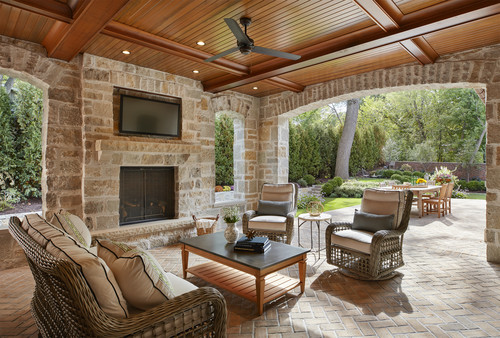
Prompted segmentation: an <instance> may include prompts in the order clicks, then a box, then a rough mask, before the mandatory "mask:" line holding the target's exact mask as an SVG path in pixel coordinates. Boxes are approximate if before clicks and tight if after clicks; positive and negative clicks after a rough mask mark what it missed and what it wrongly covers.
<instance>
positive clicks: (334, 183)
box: [328, 176, 344, 188]
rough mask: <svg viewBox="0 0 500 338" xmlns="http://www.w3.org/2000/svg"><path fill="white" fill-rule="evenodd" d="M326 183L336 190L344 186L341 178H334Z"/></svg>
mask: <svg viewBox="0 0 500 338" xmlns="http://www.w3.org/2000/svg"><path fill="white" fill-rule="evenodd" d="M328 183H330V184H331V185H332V187H333V188H337V187H340V186H341V185H342V184H344V180H343V179H342V177H339V176H335V177H334V178H333V179H331V180H329V181H328Z"/></svg>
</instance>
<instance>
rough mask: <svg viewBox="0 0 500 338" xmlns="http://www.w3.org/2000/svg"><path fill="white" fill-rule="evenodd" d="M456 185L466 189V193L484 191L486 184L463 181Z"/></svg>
mask: <svg viewBox="0 0 500 338" xmlns="http://www.w3.org/2000/svg"><path fill="white" fill-rule="evenodd" d="M456 185H458V186H460V187H461V188H463V189H467V190H468V191H486V184H485V182H484V181H469V182H467V181H465V180H460V181H458V182H457V184H456ZM457 189H459V188H457Z"/></svg>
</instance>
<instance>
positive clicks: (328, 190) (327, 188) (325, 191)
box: [321, 182, 334, 196]
mask: <svg viewBox="0 0 500 338" xmlns="http://www.w3.org/2000/svg"><path fill="white" fill-rule="evenodd" d="M333 189H334V187H333V185H332V184H331V183H330V182H328V183H326V184H323V186H322V187H321V194H322V195H323V196H330V195H331V194H332V192H333Z"/></svg>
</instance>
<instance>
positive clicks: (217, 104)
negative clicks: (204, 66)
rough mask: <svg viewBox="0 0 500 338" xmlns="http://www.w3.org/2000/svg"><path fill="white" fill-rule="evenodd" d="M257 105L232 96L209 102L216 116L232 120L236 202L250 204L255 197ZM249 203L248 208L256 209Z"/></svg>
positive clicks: (247, 99)
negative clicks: (241, 201)
mask: <svg viewBox="0 0 500 338" xmlns="http://www.w3.org/2000/svg"><path fill="white" fill-rule="evenodd" d="M258 101H259V99H257V98H250V97H248V96H245V95H241V94H237V93H232V92H230V93H225V94H223V95H217V96H214V97H213V98H212V99H211V105H212V111H213V112H214V113H215V114H218V113H225V114H227V115H229V116H230V117H232V118H233V119H234V136H235V138H234V148H233V154H234V187H235V189H234V190H235V195H234V197H235V199H238V200H246V201H253V200H255V199H256V198H257V195H258V185H257V175H258V171H257V147H258V142H257V138H258V134H257V119H258V117H259V116H258V109H257V107H258V106H259V102H258ZM251 203H252V202H251ZM251 203H250V204H249V205H248V206H247V207H255V205H252V204H251Z"/></svg>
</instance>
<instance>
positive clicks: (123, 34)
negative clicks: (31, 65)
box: [0, 0, 500, 97]
mask: <svg viewBox="0 0 500 338" xmlns="http://www.w3.org/2000/svg"><path fill="white" fill-rule="evenodd" d="M244 16H246V17H250V18H251V19H252V24H251V25H250V26H249V27H248V35H249V36H250V37H251V38H253V39H254V40H255V44H256V45H258V46H262V47H267V48H272V49H277V50H281V51H285V52H289V53H294V54H298V55H301V58H300V59H299V60H296V61H292V60H288V59H282V58H276V57H270V56H266V55H263V54H257V53H250V54H249V55H242V54H241V53H239V52H234V53H231V54H229V55H227V56H225V57H224V58H220V59H217V60H216V61H214V62H210V63H206V62H204V59H206V58H208V57H211V56H212V55H215V54H218V53H221V52H223V51H225V50H227V49H230V48H233V47H235V46H236V39H235V37H234V36H233V34H232V33H231V31H230V30H229V28H228V27H227V25H226V24H225V22H224V18H232V19H235V20H237V21H238V20H239V18H241V17H244ZM499 30H500V2H499V1H498V0H474V1H472V0H448V1H445V0H295V1H288V0H274V1H268V0H241V1H236V0H191V1H187V0H186V1H178V0H113V1H102V0H44V1H39V0H0V35H5V36H9V37H14V38H17V39H22V40H28V41H31V42H34V43H38V44H42V45H43V46H44V47H45V48H46V50H47V54H48V56H50V57H54V58H58V59H62V60H71V59H72V58H74V57H75V55H77V54H78V53H83V52H86V53H91V54H95V55H99V56H103V57H106V58H110V59H115V60H119V61H123V62H127V63H131V64H136V65H140V66H144V67H148V68H152V69H157V70H161V71H165V72H169V73H173V74H178V75H181V76H185V77H188V78H192V79H195V80H199V81H201V82H202V84H203V86H204V88H205V90H206V91H210V92H214V93H215V92H220V91H223V90H235V91H238V92H242V93H245V94H249V95H253V96H257V97H262V96H266V95H269V94H274V93H279V92H282V91H285V90H292V91H296V92H298V91H301V90H303V89H304V87H305V86H308V85H312V84H316V83H321V82H324V81H328V80H332V79H335V78H340V77H344V76H349V75H353V74H358V73H362V72H367V71H372V70H376V69H382V68H390V67H394V66H397V65H401V64H412V63H413V64H422V65H425V64H429V63H433V62H435V61H436V59H438V58H439V57H440V56H443V55H445V54H449V53H454V52H458V51H462V50H467V49H471V48H476V47H481V46H487V45H492V44H496V43H500V34H498V31H499ZM197 41H204V42H205V45H204V46H198V45H197V44H196V42H197ZM123 50H128V51H130V54H129V55H125V54H123V53H122V51H123ZM194 70H197V71H198V73H193V71H194Z"/></svg>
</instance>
